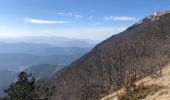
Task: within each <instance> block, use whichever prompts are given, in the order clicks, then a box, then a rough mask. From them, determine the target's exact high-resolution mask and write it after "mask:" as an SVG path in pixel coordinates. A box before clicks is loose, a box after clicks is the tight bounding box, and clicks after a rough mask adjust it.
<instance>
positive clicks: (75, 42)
mask: <svg viewBox="0 0 170 100" xmlns="http://www.w3.org/2000/svg"><path fill="white" fill-rule="evenodd" d="M0 42H8V43H19V42H24V43H34V44H35V43H38V44H50V45H54V46H57V47H93V46H95V45H96V44H97V43H98V42H99V41H94V40H85V39H74V38H63V37H55V36H51V37H41V36H37V37H18V38H6V39H0Z"/></svg>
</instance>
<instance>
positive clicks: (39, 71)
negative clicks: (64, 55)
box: [0, 64, 64, 97]
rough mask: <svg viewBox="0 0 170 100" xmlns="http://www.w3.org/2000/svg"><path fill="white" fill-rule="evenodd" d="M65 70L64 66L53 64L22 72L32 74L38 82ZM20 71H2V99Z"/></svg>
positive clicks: (0, 89) (0, 76)
mask: <svg viewBox="0 0 170 100" xmlns="http://www.w3.org/2000/svg"><path fill="white" fill-rule="evenodd" d="M62 68H64V66H59V65H52V64H40V65H34V66H30V67H28V68H27V69H23V70H20V71H25V72H27V73H29V74H31V75H32V76H33V77H34V78H35V79H36V80H38V79H40V78H47V77H50V76H52V75H53V74H55V73H56V72H58V71H59V70H61V69H62ZM20 71H17V70H0V79H1V80H0V97H1V95H3V93H4V89H6V88H7V87H8V86H9V85H10V84H11V83H12V82H13V81H15V80H16V79H17V78H18V74H19V73H20Z"/></svg>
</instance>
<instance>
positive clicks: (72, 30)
mask: <svg viewBox="0 0 170 100" xmlns="http://www.w3.org/2000/svg"><path fill="white" fill-rule="evenodd" d="M145 2H147V3H145ZM132 4H133V5H132ZM169 4H170V2H166V3H163V2H162V1H161V0H158V1H156V2H154V3H153V0H150V1H138V2H134V0H128V1H123V0H119V1H114V0H100V1H98V0H93V1H90V0H86V1H82V0H69V1H67V0H24V1H23V0H1V1H0V15H1V16H0V22H1V23H0V38H17V37H30V36H33V37H34V36H44V37H49V36H56V37H65V38H76V39H89V40H97V41H102V40H104V39H106V38H108V37H110V36H112V35H114V34H117V33H119V32H121V31H123V30H125V29H126V28H127V27H129V26H130V25H133V24H135V23H136V22H138V21H139V20H140V19H141V18H143V17H144V16H148V15H149V14H151V13H154V12H155V11H161V10H165V9H169V8H170V7H169ZM129 5H131V7H129ZM139 5H140V6H139ZM134 8H135V9H134Z"/></svg>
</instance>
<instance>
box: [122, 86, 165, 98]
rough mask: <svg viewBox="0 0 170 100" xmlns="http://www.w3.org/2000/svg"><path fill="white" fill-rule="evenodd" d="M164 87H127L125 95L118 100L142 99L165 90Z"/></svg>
mask: <svg viewBox="0 0 170 100" xmlns="http://www.w3.org/2000/svg"><path fill="white" fill-rule="evenodd" d="M165 88H166V87H165V86H161V85H143V84H141V85H139V86H136V85H133V86H130V87H127V91H126V93H125V95H123V96H120V97H119V99H120V100H139V99H144V98H146V97H147V96H148V95H154V94H155V93H156V92H158V91H160V90H162V89H165Z"/></svg>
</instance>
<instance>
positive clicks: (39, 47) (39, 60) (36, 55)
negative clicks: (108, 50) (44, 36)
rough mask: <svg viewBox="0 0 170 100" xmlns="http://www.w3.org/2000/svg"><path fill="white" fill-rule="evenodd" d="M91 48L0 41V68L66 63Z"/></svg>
mask: <svg viewBox="0 0 170 100" xmlns="http://www.w3.org/2000/svg"><path fill="white" fill-rule="evenodd" d="M90 50H91V48H81V47H55V46H52V45H48V44H34V43H0V70H4V69H16V68H17V67H28V66H32V65H35V64H44V63H46V64H57V65H68V64H70V63H71V62H73V61H74V60H76V59H77V58H79V57H81V56H82V55H84V54H85V53H87V52H89V51H90Z"/></svg>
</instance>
